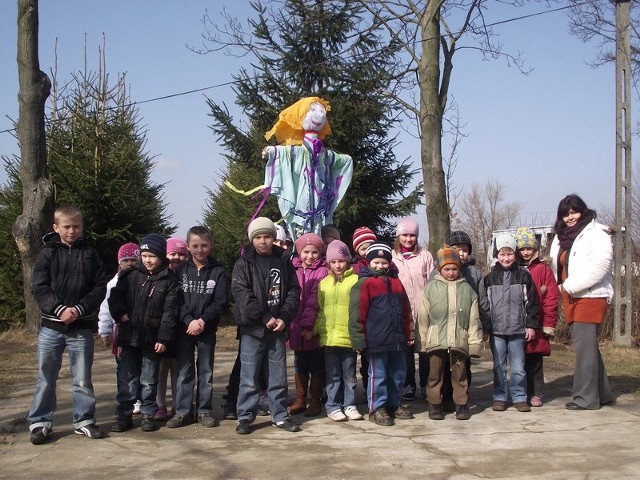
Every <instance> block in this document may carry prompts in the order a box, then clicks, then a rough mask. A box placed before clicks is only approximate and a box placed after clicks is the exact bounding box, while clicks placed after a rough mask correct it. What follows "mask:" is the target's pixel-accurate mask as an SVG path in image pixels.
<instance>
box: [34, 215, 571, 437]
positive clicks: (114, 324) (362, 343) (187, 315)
mask: <svg viewBox="0 0 640 480" xmlns="http://www.w3.org/2000/svg"><path fill="white" fill-rule="evenodd" d="M53 228H54V233H53V234H52V235H51V238H47V239H46V243H45V247H43V249H42V251H41V252H40V254H39V256H38V260H37V262H36V267H35V269H34V279H33V293H34V296H35V298H36V300H37V302H38V304H39V306H40V308H41V311H42V328H41V331H40V335H39V340H38V353H39V363H40V373H39V377H38V384H37V387H36V395H35V396H34V400H33V403H32V406H31V409H30V412H29V415H28V420H29V424H30V431H31V441H32V443H34V444H40V443H43V442H44V441H46V439H47V438H48V437H49V436H50V434H51V419H52V415H53V412H54V410H55V380H56V378H57V373H58V371H59V368H60V362H61V358H62V353H63V351H64V349H65V347H67V348H68V349H69V352H70V359H71V363H72V373H73V396H74V426H75V429H76V430H75V432H76V433H78V434H82V435H86V436H88V437H90V438H101V437H102V436H104V433H103V432H102V430H101V429H100V428H99V427H97V426H96V425H95V417H94V415H95V397H94V395H93V386H92V384H91V360H92V358H93V335H92V332H93V324H92V313H93V312H94V311H96V310H97V309H98V307H99V306H100V302H101V301H102V306H101V307H100V314H99V318H100V322H99V333H100V335H101V336H102V337H103V339H105V343H106V344H108V345H111V346H112V348H113V352H114V354H115V355H116V360H117V375H116V376H117V387H118V393H117V397H116V400H117V407H116V420H115V423H114V424H113V427H112V431H114V432H124V431H126V430H128V429H130V428H132V427H133V421H132V415H133V413H134V409H135V408H136V402H137V401H139V402H140V403H139V410H140V413H141V414H142V420H141V429H142V430H143V431H154V430H156V429H157V428H158V427H159V424H158V421H160V420H167V419H168V421H167V427H169V428H176V427H181V426H184V425H188V424H190V423H192V422H194V421H197V422H199V423H200V424H202V425H203V426H205V427H214V426H216V425H218V421H217V419H216V418H215V416H214V415H213V406H212V401H213V392H212V376H213V362H214V350H215V343H216V329H217V325H218V322H219V319H220V315H221V313H222V312H223V311H224V310H225V308H226V306H227V295H228V291H227V280H226V276H225V273H224V268H223V267H222V265H221V264H219V263H218V262H217V261H216V260H214V258H213V257H212V256H211V249H212V244H211V234H210V232H209V230H208V229H207V228H206V227H202V226H197V227H192V228H191V229H189V231H188V233H187V237H186V241H182V240H181V239H179V238H172V239H169V240H165V238H164V237H162V236H161V235H159V234H149V235H146V236H145V237H144V238H143V239H142V241H141V242H140V245H139V247H138V245H136V244H132V243H127V244H125V245H123V246H122V247H121V248H120V250H119V251H118V269H119V271H118V273H117V274H116V276H115V277H114V278H113V279H112V280H111V281H110V282H109V284H107V285H106V286H105V283H106V282H105V279H104V272H103V265H102V262H101V260H100V258H99V256H98V255H97V252H96V251H95V250H94V249H93V247H91V246H89V245H88V243H87V242H86V241H85V240H84V239H83V237H82V214H81V212H80V211H79V210H77V209H75V208H74V207H69V206H63V207H60V208H58V209H57V210H56V213H55V217H54V225H53ZM418 235H419V229H418V224H417V222H416V221H415V220H413V219H410V218H404V219H401V220H400V221H399V222H398V225H397V228H396V240H395V242H394V244H393V246H390V245H388V244H386V243H384V242H379V241H378V239H377V236H376V234H375V233H374V232H373V231H372V230H371V229H370V228H368V227H361V228H359V229H357V230H356V231H355V232H354V235H353V243H352V246H353V252H354V253H353V254H352V251H351V250H350V248H349V246H347V245H346V244H345V243H344V242H342V241H341V239H340V237H341V235H340V232H339V231H338V230H337V229H336V228H335V227H334V226H327V227H325V228H324V229H323V232H322V234H321V236H319V235H316V234H314V233H307V234H304V235H302V236H300V237H299V238H298V239H296V240H295V242H293V250H294V251H291V248H290V247H289V246H288V245H287V244H286V243H285V242H284V241H282V240H283V239H282V238H279V237H283V232H279V231H278V227H277V226H276V225H275V224H274V223H273V222H272V221H271V220H270V219H268V218H265V217H258V218H256V219H254V220H253V221H252V222H251V223H250V224H249V227H248V238H249V242H250V245H249V248H248V249H247V250H246V251H245V252H244V253H243V254H242V255H241V257H240V258H239V259H238V260H237V261H236V263H235V265H234V268H233V274H232V279H231V284H230V290H231V293H232V297H233V301H234V304H235V308H234V318H235V321H236V323H237V326H238V339H239V371H238V372H236V376H237V377H238V378H237V379H236V381H235V383H236V385H237V387H236V389H235V390H236V392H235V394H234V395H233V396H232V397H233V398H234V399H235V397H237V400H235V404H234V405H233V406H232V407H231V408H229V409H228V408H225V418H237V420H238V424H237V427H236V432H237V433H239V434H248V433H251V432H252V424H253V422H254V421H255V418H256V415H257V411H258V402H259V398H260V395H261V393H262V394H266V398H267V399H268V410H269V413H270V415H271V420H272V424H273V425H274V426H276V427H278V428H281V429H283V430H286V431H290V432H297V431H299V430H300V427H299V426H298V425H297V424H296V423H294V422H293V421H292V418H291V416H292V415H295V414H299V413H304V414H305V415H306V416H317V415H319V414H320V412H321V411H322V406H323V404H324V407H325V410H326V412H327V416H328V418H330V419H331V420H333V421H338V422H339V421H346V420H362V419H363V418H364V417H363V416H362V414H361V413H360V412H359V411H358V408H357V406H356V388H357V380H356V365H357V354H360V363H361V370H360V373H361V375H362V378H363V385H364V387H365V389H366V393H367V404H368V418H369V420H370V421H372V422H374V423H376V424H378V425H382V426H389V425H393V424H394V422H395V420H396V419H411V418H413V414H412V412H411V410H410V409H409V408H408V406H407V405H405V404H403V399H404V400H413V399H415V394H416V390H417V388H416V382H415V356H414V352H417V353H418V359H419V362H418V365H419V379H420V383H419V384H420V388H421V392H422V394H423V396H424V397H425V398H426V399H427V401H428V403H429V418H431V419H433V420H440V419H443V418H444V412H445V411H448V410H449V408H448V407H453V408H451V410H453V411H455V416H456V418H457V419H460V420H466V419H469V418H470V411H469V407H468V403H469V393H468V390H469V383H470V381H471V371H470V360H469V359H470V357H473V356H477V355H479V350H480V347H481V344H482V341H483V336H484V340H488V341H490V345H491V350H492V352H493V358H494V392H493V405H492V408H493V410H496V411H500V410H505V409H506V408H507V406H508V403H507V401H508V398H509V394H510V397H511V401H512V402H513V404H514V406H515V407H516V409H517V410H518V411H529V410H530V408H529V407H530V406H534V407H539V406H542V388H543V382H544V376H543V361H542V358H543V356H545V355H549V354H550V346H549V336H550V335H552V334H553V328H554V327H555V322H556V305H557V299H558V288H557V284H556V282H555V279H554V277H553V274H552V273H551V271H550V269H549V267H548V266H547V265H546V264H545V263H543V262H542V261H541V260H540V258H539V256H538V244H537V241H536V238H535V235H534V234H533V232H532V231H531V229H527V228H523V229H519V230H518V233H517V235H516V236H515V237H514V236H512V235H508V234H506V235H502V236H500V237H498V239H497V241H496V250H497V251H496V258H497V261H496V263H495V265H494V266H493V267H492V269H491V271H490V272H489V273H488V274H487V275H486V276H484V277H483V276H482V275H481V273H480V272H479V270H478V269H477V268H476V267H475V266H474V263H473V260H472V257H471V256H470V255H471V253H472V245H471V240H470V239H469V236H468V235H467V234H465V233H464V232H460V231H458V232H452V233H451V235H450V236H449V238H448V239H447V243H446V245H444V246H443V247H442V248H441V249H440V250H438V252H437V256H436V257H437V258H436V260H437V262H434V259H433V257H432V256H431V254H430V253H429V252H428V251H427V250H426V249H424V248H422V247H421V246H420V245H419V243H418ZM280 245H282V246H280ZM85 264H86V265H85ZM80 266H82V268H80ZM105 295H106V297H105ZM540 306H541V307H542V309H541V310H542V311H541V312H540ZM287 346H288V347H289V348H290V349H291V350H293V352H294V360H295V362H294V363H295V399H294V400H293V402H292V403H290V402H289V400H288V385H287V366H286V348H287ZM507 358H508V361H509V366H510V371H511V379H510V385H509V387H507V379H506V363H507ZM168 376H170V377H171V379H172V380H171V384H172V397H173V409H172V411H170V412H169V411H168V410H167V402H166V388H167V377H168ZM231 384H232V382H231V381H230V387H231ZM194 390H195V394H194ZM194 401H195V406H194V405H193V404H194ZM233 407H235V409H234V408H233ZM227 413H229V416H227Z"/></svg>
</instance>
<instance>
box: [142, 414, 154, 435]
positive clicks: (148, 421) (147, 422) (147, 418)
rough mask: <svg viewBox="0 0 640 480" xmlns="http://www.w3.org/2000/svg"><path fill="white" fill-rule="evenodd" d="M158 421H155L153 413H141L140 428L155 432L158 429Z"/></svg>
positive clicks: (144, 430)
mask: <svg viewBox="0 0 640 480" xmlns="http://www.w3.org/2000/svg"><path fill="white" fill-rule="evenodd" d="M158 428H159V425H158V422H156V421H155V419H154V418H153V415H143V416H142V422H141V423H140V430H142V431H143V432H155V431H156V430H158Z"/></svg>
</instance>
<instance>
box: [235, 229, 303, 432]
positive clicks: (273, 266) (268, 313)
mask: <svg viewBox="0 0 640 480" xmlns="http://www.w3.org/2000/svg"><path fill="white" fill-rule="evenodd" d="M275 239H276V226H275V225H274V224H273V222H272V221H271V220H269V219H268V218H265V217H258V218H256V219H255V220H253V221H252V222H251V223H250V224H249V240H250V241H251V244H252V247H251V248H250V249H249V251H248V252H246V253H245V254H244V255H243V256H242V257H240V259H238V261H236V263H235V265H234V266H233V279H232V281H231V292H232V293H233V297H234V299H235V304H236V305H235V307H236V309H235V319H236V322H237V323H238V333H239V334H240V391H239V394H238V403H237V408H238V426H237V427H236V432H237V433H239V434H247V433H251V423H253V421H254V420H255V418H256V412H257V407H258V396H259V394H260V385H259V376H260V369H262V368H267V370H268V384H269V386H268V389H267V396H268V398H269V410H270V412H271V423H272V424H273V425H274V426H275V427H278V428H282V429H283V430H286V431H288V432H297V431H299V430H300V427H299V426H298V425H296V424H295V423H293V422H292V421H291V419H290V418H289V413H288V412H287V395H288V393H287V363H286V351H285V341H286V329H287V325H288V324H289V323H290V322H291V320H292V318H293V317H294V316H295V315H296V314H297V312H298V305H299V303H300V286H299V285H298V280H297V278H296V274H295V271H294V269H293V264H292V263H291V262H290V261H289V260H288V256H287V252H286V251H285V250H283V249H282V248H280V247H276V246H274V245H273V241H274V240H275ZM264 360H267V361H264Z"/></svg>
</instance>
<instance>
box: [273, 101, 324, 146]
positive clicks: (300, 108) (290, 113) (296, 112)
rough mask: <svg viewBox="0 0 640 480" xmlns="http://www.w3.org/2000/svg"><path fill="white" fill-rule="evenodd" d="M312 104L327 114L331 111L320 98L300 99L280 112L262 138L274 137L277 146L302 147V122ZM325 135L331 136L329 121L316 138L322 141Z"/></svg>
mask: <svg viewBox="0 0 640 480" xmlns="http://www.w3.org/2000/svg"><path fill="white" fill-rule="evenodd" d="M312 103H319V104H321V105H322V106H323V107H324V108H325V110H326V111H327V112H329V110H331V106H330V105H329V102H327V101H326V100H324V99H322V98H320V97H305V98H302V99H300V100H298V101H297V102H296V103H294V104H293V105H290V106H289V107H287V108H285V109H284V110H283V111H282V112H280V115H278V121H277V122H276V124H275V125H274V126H273V127H272V128H271V130H269V131H268V132H267V133H265V134H264V138H266V139H267V140H269V139H270V138H271V137H273V136H274V135H275V136H276V141H277V142H278V144H284V145H302V139H303V137H304V128H303V127H302V120H303V119H304V116H305V115H306V114H307V112H308V111H309V108H310V107H311V104H312ZM327 135H331V127H330V126H329V120H327V122H326V123H325V124H324V127H322V130H320V131H319V132H318V136H319V137H320V138H322V139H324V138H325V137H326V136H327Z"/></svg>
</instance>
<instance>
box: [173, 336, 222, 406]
mask: <svg viewBox="0 0 640 480" xmlns="http://www.w3.org/2000/svg"><path fill="white" fill-rule="evenodd" d="M215 347H216V334H215V333H214V332H207V333H205V334H202V335H197V336H192V335H187V334H180V335H179V336H178V351H177V356H176V361H177V368H178V394H177V395H176V397H177V399H176V402H175V404H176V412H177V413H178V414H179V415H187V414H189V413H190V412H191V406H192V404H193V387H194V386H195V383H196V382H195V380H196V366H197V370H198V390H197V393H198V395H197V399H196V402H197V403H196V413H208V414H211V412H212V410H213V384H212V383H213V354H214V350H215ZM194 349H195V350H196V352H197V354H198V359H197V365H196V359H195V357H194Z"/></svg>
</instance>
